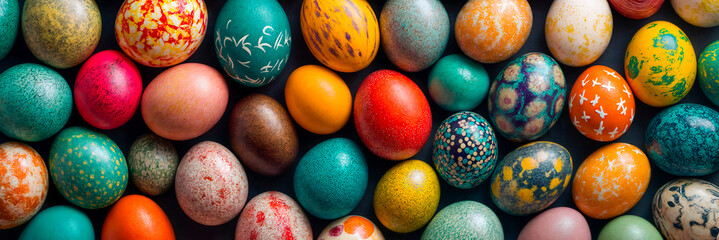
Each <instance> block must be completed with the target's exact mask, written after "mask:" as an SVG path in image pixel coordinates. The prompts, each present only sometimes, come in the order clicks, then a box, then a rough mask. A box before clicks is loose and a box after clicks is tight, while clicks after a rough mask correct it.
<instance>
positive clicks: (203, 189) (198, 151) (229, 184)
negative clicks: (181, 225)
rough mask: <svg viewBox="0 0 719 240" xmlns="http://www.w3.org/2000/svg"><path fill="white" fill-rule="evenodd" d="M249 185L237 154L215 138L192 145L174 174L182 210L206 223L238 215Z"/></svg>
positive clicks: (196, 219)
mask: <svg viewBox="0 0 719 240" xmlns="http://www.w3.org/2000/svg"><path fill="white" fill-rule="evenodd" d="M247 188H248V184H247V175H245V170H244V169H243V168H242V165H241V164H240V162H239V161H238V160H237V158H236V157H235V155H233V154H232V152H230V150H229V149H227V148H225V146H222V145H221V144H219V143H216V142H212V141H204V142H200V143H198V144H196V145H195V146H193V147H192V148H190V150H188V151H187V153H185V156H184V157H182V160H181V161H180V165H179V166H178V167H177V174H176V175H175V194H176V195H177V202H178V203H180V207H181V208H182V211H184V212H185V214H187V216H188V217H190V218H191V219H192V220H194V221H195V222H197V223H199V224H202V225H206V226H217V225H221V224H224V223H226V222H228V221H230V220H232V219H233V218H235V217H236V216H237V214H239V213H240V210H242V207H243V206H244V205H245V202H247Z"/></svg>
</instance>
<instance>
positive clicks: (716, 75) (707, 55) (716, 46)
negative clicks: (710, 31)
mask: <svg viewBox="0 0 719 240" xmlns="http://www.w3.org/2000/svg"><path fill="white" fill-rule="evenodd" d="M718 58H719V40H718V41H716V42H714V43H712V44H710V45H709V46H707V47H706V48H705V49H704V51H702V54H701V55H700V56H699V70H698V71H699V72H698V75H699V86H700V87H701V88H702V92H704V95H706V96H707V98H709V100H711V101H712V102H713V103H714V105H719V59H718Z"/></svg>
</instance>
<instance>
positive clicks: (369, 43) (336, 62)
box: [300, 0, 380, 72]
mask: <svg viewBox="0 0 719 240" xmlns="http://www.w3.org/2000/svg"><path fill="white" fill-rule="evenodd" d="M300 24H301V26H302V36H304V38H305V42H306V43H307V46H308V47H309V49H310V51H311V52H312V54H313V55H315V57H316V58H317V60H319V61H320V62H322V64H324V65H325V66H327V67H329V68H332V69H334V70H335V71H339V72H356V71H359V70H362V69H364V68H365V67H367V66H368V65H369V64H370V63H371V62H372V60H374V57H375V56H376V55H377V50H378V49H379V43H380V42H379V24H378V23H377V17H376V16H375V15H374V11H373V10H372V7H371V6H370V5H369V3H368V2H367V0H304V1H303V2H302V10H301V13H300Z"/></svg>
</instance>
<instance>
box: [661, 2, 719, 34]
mask: <svg viewBox="0 0 719 240" xmlns="http://www.w3.org/2000/svg"><path fill="white" fill-rule="evenodd" d="M672 7H673V8H674V11H676V12H677V14H678V15H679V17H681V18H682V19H684V21H686V22H688V23H690V24H692V25H694V26H697V27H714V26H718V25H719V1H716V0H672Z"/></svg>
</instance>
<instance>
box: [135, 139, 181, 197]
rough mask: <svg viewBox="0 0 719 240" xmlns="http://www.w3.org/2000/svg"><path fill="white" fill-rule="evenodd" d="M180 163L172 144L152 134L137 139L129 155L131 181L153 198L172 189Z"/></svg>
mask: <svg viewBox="0 0 719 240" xmlns="http://www.w3.org/2000/svg"><path fill="white" fill-rule="evenodd" d="M178 163H179V159H178V157H177V151H176V150H175V146H173V145H172V142H170V141H168V140H167V139H164V138H162V137H160V136H157V135H155V134H152V133H148V134H144V135H142V136H140V137H138V138H137V139H135V141H134V142H133V143H132V145H131V146H130V152H128V153H127V166H128V168H129V170H130V179H132V182H133V183H135V186H137V188H138V189H140V191H142V192H143V193H146V194H147V195H151V196H157V195H160V194H162V193H164V192H167V190H169V189H170V188H172V185H173V183H174V182H175V172H176V171H177V164H178Z"/></svg>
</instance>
